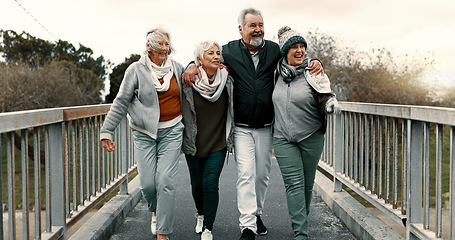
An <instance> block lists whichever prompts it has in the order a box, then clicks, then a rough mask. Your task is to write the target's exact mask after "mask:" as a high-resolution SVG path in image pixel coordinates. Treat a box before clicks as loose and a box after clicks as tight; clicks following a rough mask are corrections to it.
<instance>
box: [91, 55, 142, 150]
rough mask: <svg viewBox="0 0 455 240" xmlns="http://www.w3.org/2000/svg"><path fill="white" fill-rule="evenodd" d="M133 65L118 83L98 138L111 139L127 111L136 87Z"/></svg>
mask: <svg viewBox="0 0 455 240" xmlns="http://www.w3.org/2000/svg"><path fill="white" fill-rule="evenodd" d="M133 66H134V64H133V65H131V66H130V67H129V68H128V69H127V70H126V71H125V76H124V78H123V81H122V83H121V84H120V89H119V92H118V94H117V96H116V97H115V99H114V102H113V103H112V106H111V109H110V110H109V112H108V114H107V117H106V119H105V120H104V122H103V126H102V127H101V130H100V140H103V139H109V140H111V141H112V139H113V136H114V130H115V128H116V127H117V126H118V124H119V123H120V121H121V120H122V119H123V118H124V117H125V115H126V113H127V111H128V107H129V105H130V103H131V100H132V98H133V96H134V94H135V90H136V89H137V88H138V86H137V84H138V82H137V75H136V71H134V68H133Z"/></svg>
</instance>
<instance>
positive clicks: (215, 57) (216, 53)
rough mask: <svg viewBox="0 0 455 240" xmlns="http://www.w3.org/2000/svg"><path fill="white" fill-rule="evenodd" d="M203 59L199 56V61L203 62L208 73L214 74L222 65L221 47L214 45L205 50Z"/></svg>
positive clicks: (203, 66) (202, 64)
mask: <svg viewBox="0 0 455 240" xmlns="http://www.w3.org/2000/svg"><path fill="white" fill-rule="evenodd" d="M202 56H203V59H201V58H200V57H197V61H198V62H199V63H200V64H201V66H202V68H203V69H204V70H205V72H206V73H207V75H209V74H213V73H214V72H215V71H216V69H217V68H218V67H219V66H220V60H221V52H220V49H219V48H218V47H217V46H216V45H213V46H212V47H211V48H209V49H207V50H205V51H204V53H203V54H202ZM209 77H211V76H209Z"/></svg>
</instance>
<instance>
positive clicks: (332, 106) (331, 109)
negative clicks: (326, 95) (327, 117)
mask: <svg viewBox="0 0 455 240" xmlns="http://www.w3.org/2000/svg"><path fill="white" fill-rule="evenodd" d="M325 112H326V113H329V114H330V113H335V114H337V115H338V114H340V113H341V107H340V104H338V101H337V100H336V99H334V100H329V101H328V102H327V105H326V106H325Z"/></svg>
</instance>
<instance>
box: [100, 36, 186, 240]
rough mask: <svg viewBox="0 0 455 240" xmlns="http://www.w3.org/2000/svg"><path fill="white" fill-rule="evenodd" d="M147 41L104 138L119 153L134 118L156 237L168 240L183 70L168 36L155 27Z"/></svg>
mask: <svg viewBox="0 0 455 240" xmlns="http://www.w3.org/2000/svg"><path fill="white" fill-rule="evenodd" d="M146 39H147V42H146V51H145V52H144V53H143V54H142V56H141V58H140V59H139V61H137V62H134V63H132V64H131V65H130V66H129V67H128V69H127V70H126V72H125V77H124V78H123V81H122V84H121V85H120V89H119V92H118V94H117V96H116V97H115V99H114V102H113V104H112V106H111V109H110V110H109V113H108V114H107V117H106V119H105V120H104V123H103V126H102V128H101V134H100V138H101V141H102V143H103V147H104V148H105V149H106V150H107V151H109V152H111V151H113V150H114V149H115V142H112V140H113V133H114V130H115V128H116V127H117V125H118V124H119V123H120V121H121V120H122V119H123V118H124V117H125V116H127V117H128V122H129V125H130V127H131V128H132V129H133V141H134V158H135V160H136V161H137V169H138V172H139V180H140V187H141V191H142V195H143V196H144V199H145V200H146V201H147V203H148V206H149V210H150V211H151V212H152V221H151V232H152V234H153V235H157V239H158V240H167V239H168V238H167V235H168V234H169V233H171V232H172V230H173V228H172V223H173V217H174V202H175V188H176V184H177V179H176V177H177V167H178V158H179V156H180V153H181V152H180V151H181V146H182V136H183V124H182V122H181V119H182V114H181V108H180V105H181V96H182V94H181V91H182V90H181V89H182V88H181V76H182V73H183V67H182V65H180V64H179V63H177V62H176V61H174V60H173V59H172V58H171V57H169V54H171V53H172V52H173V51H174V50H173V48H172V45H171V41H170V34H169V32H168V31H166V30H164V29H163V28H155V29H153V30H151V31H149V32H147V34H146Z"/></svg>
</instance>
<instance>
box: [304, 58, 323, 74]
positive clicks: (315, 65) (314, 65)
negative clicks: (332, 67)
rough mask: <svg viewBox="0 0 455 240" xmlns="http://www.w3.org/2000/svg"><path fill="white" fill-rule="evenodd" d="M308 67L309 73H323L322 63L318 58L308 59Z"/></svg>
mask: <svg viewBox="0 0 455 240" xmlns="http://www.w3.org/2000/svg"><path fill="white" fill-rule="evenodd" d="M308 67H309V68H310V74H316V75H318V74H321V75H324V69H323V68H322V64H321V62H319V60H312V61H310V64H309V65H308Z"/></svg>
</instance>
